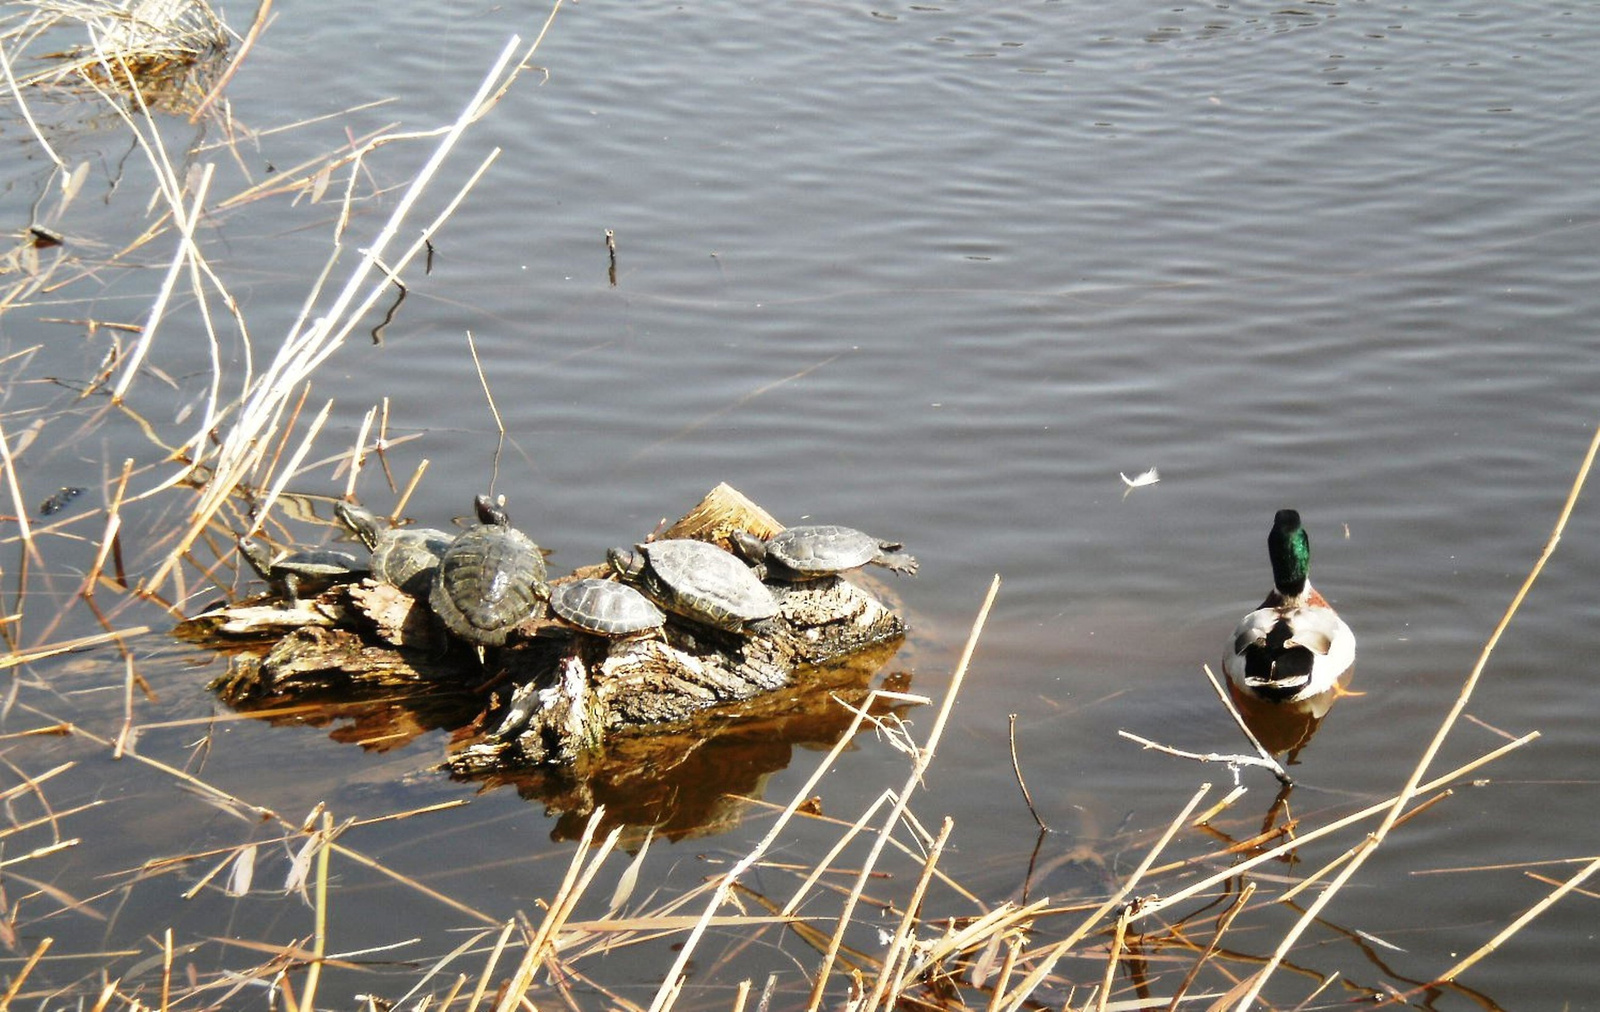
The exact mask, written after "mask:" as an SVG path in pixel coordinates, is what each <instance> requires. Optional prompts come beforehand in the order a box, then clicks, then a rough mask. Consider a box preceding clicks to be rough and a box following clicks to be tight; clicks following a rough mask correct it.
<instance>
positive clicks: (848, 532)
mask: <svg viewBox="0 0 1600 1012" xmlns="http://www.w3.org/2000/svg"><path fill="white" fill-rule="evenodd" d="M735 540H736V543H737V544H738V546H739V550H740V551H741V552H743V553H744V554H745V555H746V556H747V557H748V558H749V559H750V561H751V562H754V563H757V564H760V563H763V562H765V563H766V564H767V567H768V569H770V570H771V573H770V575H772V576H774V577H777V578H779V579H783V580H818V579H821V578H822V577H824V576H832V575H834V574H835V573H842V572H845V571H846V570H849V569H859V568H860V567H862V566H866V565H874V566H883V567H884V568H885V569H890V570H893V571H894V572H896V573H912V574H915V573H916V571H917V560H916V558H915V557H914V556H911V555H907V554H906V553H905V552H902V551H900V549H902V548H904V547H905V545H902V544H901V543H899V542H898V541H879V540H878V539H877V538H875V537H873V536H872V535H870V534H864V533H862V532H861V531H858V530H856V529H854V528H852V527H839V526H837V525H836V524H817V525H812V526H802V527H790V528H789V529H788V530H785V531H783V532H782V533H780V534H776V535H774V536H772V537H770V538H768V539H767V540H766V541H762V540H761V539H760V538H757V537H755V536H754V535H752V534H748V533H745V532H742V531H741V532H740V533H739V534H738V535H736V537H735Z"/></svg>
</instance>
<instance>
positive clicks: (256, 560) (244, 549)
mask: <svg viewBox="0 0 1600 1012" xmlns="http://www.w3.org/2000/svg"><path fill="white" fill-rule="evenodd" d="M239 554H240V555H243V556H244V561H246V562H248V563H250V568H251V569H253V570H255V571H256V575H257V576H259V577H261V578H262V579H263V580H271V579H273V576H272V561H273V554H272V549H270V548H268V547H267V546H266V545H263V544H262V543H261V542H259V541H257V540H256V539H255V538H251V537H244V536H241V537H240V538H239Z"/></svg>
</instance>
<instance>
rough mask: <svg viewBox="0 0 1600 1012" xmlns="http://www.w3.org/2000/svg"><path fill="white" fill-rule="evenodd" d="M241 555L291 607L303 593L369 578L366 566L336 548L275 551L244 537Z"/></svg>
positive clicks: (240, 541) (240, 550) (240, 547)
mask: <svg viewBox="0 0 1600 1012" xmlns="http://www.w3.org/2000/svg"><path fill="white" fill-rule="evenodd" d="M239 554H240V555H243V556H244V560H245V561H246V562H248V563H250V568H251V569H253V570H255V571H256V575H258V576H260V577H261V578H262V579H263V580H265V581H267V583H268V584H269V585H270V586H271V587H272V589H273V590H275V591H277V592H278V593H280V594H282V595H284V596H285V597H287V598H288V599H289V601H290V603H291V604H293V603H298V602H299V600H300V592H301V591H302V590H303V591H306V592H308V593H309V592H313V591H321V590H324V589H326V588H328V587H331V586H333V585H334V584H336V583H345V582H349V581H351V580H359V579H361V578H362V577H363V576H365V575H367V567H366V566H364V565H362V564H361V560H360V559H357V558H356V557H355V556H354V555H351V554H350V553H349V552H341V551H338V550H336V549H333V548H313V549H305V550H300V551H280V552H274V551H273V550H272V549H271V548H268V547H267V546H266V545H264V544H262V543H261V542H259V541H257V540H255V539H254V538H247V537H241V538H240V539H239Z"/></svg>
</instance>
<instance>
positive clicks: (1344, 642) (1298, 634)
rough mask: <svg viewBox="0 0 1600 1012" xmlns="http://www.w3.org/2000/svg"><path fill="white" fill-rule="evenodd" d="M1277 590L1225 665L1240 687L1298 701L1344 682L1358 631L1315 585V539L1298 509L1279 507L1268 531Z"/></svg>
mask: <svg viewBox="0 0 1600 1012" xmlns="http://www.w3.org/2000/svg"><path fill="white" fill-rule="evenodd" d="M1267 554H1268V556H1269V557H1270V558H1271V559H1272V577H1273V588H1272V592H1271V593H1270V594H1268V595H1267V598H1266V600H1265V601H1262V602H1261V606H1260V607H1259V608H1257V609H1256V610H1255V611H1252V612H1250V613H1249V614H1247V615H1245V617H1244V618H1242V619H1240V621H1239V624H1238V626H1236V627H1235V628H1234V630H1233V639H1232V640H1231V641H1230V643H1229V649H1228V656H1227V658H1226V659H1225V660H1224V661H1223V663H1222V669H1223V671H1224V672H1225V673H1226V674H1227V676H1228V680H1229V681H1230V682H1232V683H1233V685H1234V686H1235V687H1236V688H1238V689H1239V690H1240V691H1242V692H1245V693H1247V694H1249V695H1251V696H1254V697H1256V698H1258V699H1262V700H1266V701H1268V702H1273V703H1295V702H1299V701H1301V700H1304V699H1309V698H1311V697H1312V696H1317V695H1320V694H1322V693H1324V692H1326V691H1328V690H1329V689H1331V688H1333V687H1334V686H1335V685H1336V684H1338V681H1339V679H1340V678H1341V677H1342V676H1343V675H1344V674H1345V673H1346V672H1347V671H1349V670H1350V668H1351V667H1352V666H1353V665H1354V664H1355V660H1356V637H1355V633H1353V632H1351V631H1350V627H1349V626H1348V625H1346V624H1345V622H1344V620H1343V619H1341V618H1340V617H1339V615H1338V613H1337V612H1335V611H1334V610H1333V606H1332V605H1330V604H1329V603H1328V601H1327V599H1326V598H1324V597H1323V596H1322V595H1321V594H1319V593H1317V592H1316V591H1315V590H1313V589H1312V587H1311V581H1310V578H1309V575H1310V571H1311V538H1310V536H1309V535H1308V534H1307V533H1306V530H1305V528H1304V527H1302V526H1301V524H1300V514H1299V513H1297V512H1296V511H1294V510H1279V511H1278V514H1277V516H1276V517H1274V518H1273V524H1272V533H1271V534H1269V535H1268V536H1267Z"/></svg>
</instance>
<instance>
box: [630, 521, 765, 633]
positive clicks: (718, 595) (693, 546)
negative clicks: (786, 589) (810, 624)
mask: <svg viewBox="0 0 1600 1012" xmlns="http://www.w3.org/2000/svg"><path fill="white" fill-rule="evenodd" d="M606 559H607V560H608V561H609V562H610V563H611V568H612V569H614V570H616V572H617V574H618V575H620V576H621V577H622V578H623V579H625V580H628V581H630V582H633V583H637V584H638V585H639V586H640V587H641V588H642V589H643V590H644V592H645V593H646V594H649V595H650V596H651V597H652V598H654V599H655V600H656V602H657V603H658V604H660V605H661V606H662V607H663V608H665V609H667V610H668V611H671V612H675V613H677V614H679V615H682V616H684V617H685V618H691V619H694V620H696V621H698V622H704V623H706V624H707V625H711V626H715V627H716V628H718V629H726V630H727V631H729V632H746V631H748V630H749V628H750V627H751V626H752V625H753V624H755V623H758V622H762V621H764V620H766V619H769V618H771V617H772V616H774V615H776V614H777V613H778V602H777V601H776V600H775V599H774V598H773V596H772V591H770V590H768V589H767V588H766V587H765V586H764V585H763V584H762V583H761V581H760V580H759V579H757V578H756V574H755V573H753V572H751V571H750V567H749V566H747V565H745V564H744V563H743V562H741V561H739V559H738V557H737V556H734V555H731V554H729V553H728V552H725V551H723V550H722V549H720V548H718V547H717V546H716V545H713V544H708V543H707V542H704V541H694V540H691V539H688V538H675V539H670V540H667V541H652V542H649V543H648V544H643V545H635V546H634V550H633V551H631V552H630V551H628V550H627V549H625V548H613V549H611V550H610V551H609V552H607V553H606Z"/></svg>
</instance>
